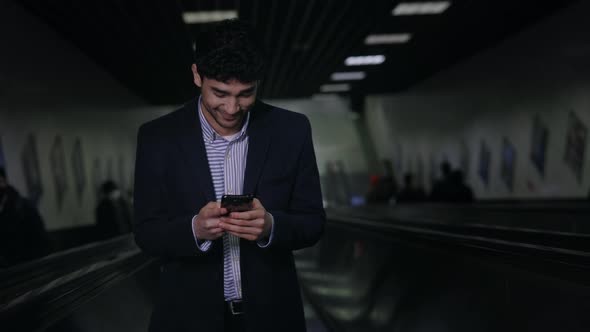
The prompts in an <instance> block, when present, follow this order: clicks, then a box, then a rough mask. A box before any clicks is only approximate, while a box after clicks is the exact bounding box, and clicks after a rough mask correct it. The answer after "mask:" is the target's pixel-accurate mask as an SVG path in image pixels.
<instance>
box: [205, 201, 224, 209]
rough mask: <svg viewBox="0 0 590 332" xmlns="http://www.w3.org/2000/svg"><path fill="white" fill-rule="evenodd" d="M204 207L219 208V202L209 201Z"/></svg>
mask: <svg viewBox="0 0 590 332" xmlns="http://www.w3.org/2000/svg"><path fill="white" fill-rule="evenodd" d="M205 207H206V208H207V209H209V210H213V209H219V208H220V207H221V204H220V203H219V202H209V203H207V205H205Z"/></svg>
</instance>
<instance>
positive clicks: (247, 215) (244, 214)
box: [229, 210, 264, 220]
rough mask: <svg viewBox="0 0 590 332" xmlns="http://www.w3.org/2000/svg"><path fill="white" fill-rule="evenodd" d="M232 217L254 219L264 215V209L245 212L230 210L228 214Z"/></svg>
mask: <svg viewBox="0 0 590 332" xmlns="http://www.w3.org/2000/svg"><path fill="white" fill-rule="evenodd" d="M229 216H230V217H232V218H234V219H242V220H254V219H259V218H262V217H264V210H252V211H247V212H232V213H230V214H229Z"/></svg>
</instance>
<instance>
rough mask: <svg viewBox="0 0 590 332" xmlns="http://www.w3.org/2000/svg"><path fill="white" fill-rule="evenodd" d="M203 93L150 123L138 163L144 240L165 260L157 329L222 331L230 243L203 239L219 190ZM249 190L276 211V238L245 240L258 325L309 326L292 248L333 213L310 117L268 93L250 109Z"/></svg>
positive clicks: (244, 264) (251, 310)
mask: <svg viewBox="0 0 590 332" xmlns="http://www.w3.org/2000/svg"><path fill="white" fill-rule="evenodd" d="M197 102H198V101H197V99H194V100H192V101H190V102H188V103H187V104H185V105H184V106H183V107H182V108H180V109H179V110H177V111H174V112H172V113H170V114H168V115H165V116H163V117H161V118H158V119H156V120H153V121H151V122H148V123H146V124H144V125H142V126H141V128H140V129H139V133H138V140H137V156H136V165H135V192H134V194H135V204H134V207H135V225H134V226H135V227H134V232H135V240H136V242H137V245H138V246H139V247H140V248H141V249H142V250H143V251H144V252H145V253H147V254H150V255H155V256H159V257H161V258H162V262H163V263H162V268H161V273H160V282H159V290H158V298H157V300H156V304H155V308H154V312H153V314H152V318H151V322H150V331H187V332H188V331H190V332H196V331H222V330H223V313H224V296H223V242H222V240H221V239H218V240H215V241H213V245H212V247H211V248H210V249H209V250H208V251H207V252H201V251H199V249H198V248H197V246H196V243H195V238H194V237H193V232H192V228H191V219H192V218H193V216H194V215H195V214H197V213H198V212H199V210H200V209H201V208H202V207H203V206H204V205H206V204H207V203H208V202H211V201H215V192H214V187H213V182H212V179H211V174H210V170H209V165H208V161H207V155H206V151H205V145H204V142H203V136H202V131H201V125H200V122H199V118H198V113H197ZM250 112H251V115H250V123H249V126H248V135H249V143H248V156H247V161H246V171H245V177H244V193H253V194H254V195H255V197H257V198H258V199H259V200H260V201H261V203H262V205H263V206H264V207H265V208H266V210H267V211H268V212H270V213H271V214H272V215H273V217H274V237H273V239H272V243H271V245H270V246H268V247H266V248H260V247H259V246H258V245H257V244H256V242H251V241H247V240H243V239H241V240H240V267H241V276H242V290H243V300H244V301H245V311H246V315H245V324H246V328H247V330H248V331H304V330H305V321H304V317H303V308H302V304H301V298H300V289H299V285H298V281H297V275H296V272H295V264H294V260H293V254H292V251H293V250H295V249H300V248H304V247H308V246H312V245H313V244H315V243H316V242H317V241H318V240H319V239H320V236H321V234H322V233H323V229H324V224H325V213H324V209H323V206H322V196H321V191H320V183H319V175H318V170H317V164H316V159H315V154H314V149H313V143H312V138H311V127H310V124H309V121H308V120H307V118H306V117H305V116H304V115H302V114H298V113H294V112H290V111H286V110H283V109H279V108H276V107H273V106H270V105H267V104H264V103H262V102H260V101H257V102H256V104H255V106H254V107H253V108H252V110H251V111H250Z"/></svg>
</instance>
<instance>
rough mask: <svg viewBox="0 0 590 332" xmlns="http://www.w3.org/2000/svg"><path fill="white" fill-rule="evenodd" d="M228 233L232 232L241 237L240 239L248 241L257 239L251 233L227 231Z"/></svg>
mask: <svg viewBox="0 0 590 332" xmlns="http://www.w3.org/2000/svg"><path fill="white" fill-rule="evenodd" d="M228 233H229V234H233V235H235V236H237V237H239V238H242V239H245V240H248V241H254V240H256V239H258V237H257V236H255V235H253V234H246V233H238V232H228Z"/></svg>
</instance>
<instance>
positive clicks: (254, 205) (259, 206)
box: [252, 198, 263, 209]
mask: <svg viewBox="0 0 590 332" xmlns="http://www.w3.org/2000/svg"><path fill="white" fill-rule="evenodd" d="M252 207H254V208H255V209H257V208H261V207H263V206H262V203H260V201H259V200H258V198H254V200H253V201H252Z"/></svg>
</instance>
